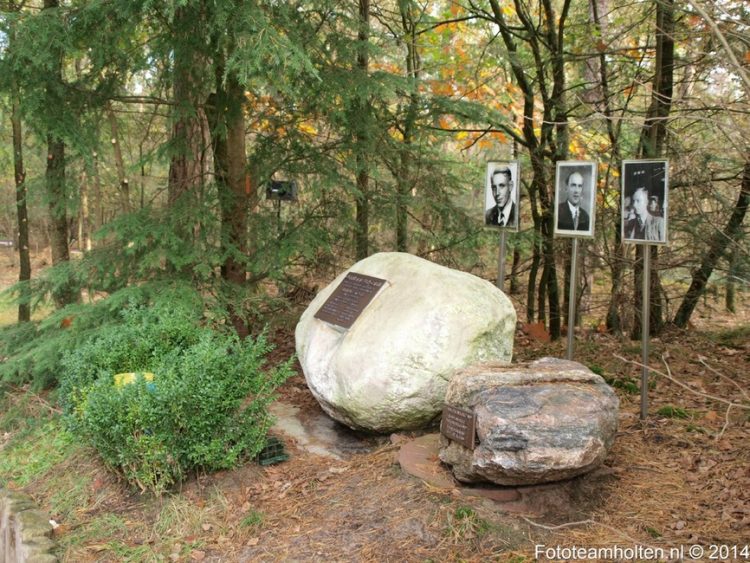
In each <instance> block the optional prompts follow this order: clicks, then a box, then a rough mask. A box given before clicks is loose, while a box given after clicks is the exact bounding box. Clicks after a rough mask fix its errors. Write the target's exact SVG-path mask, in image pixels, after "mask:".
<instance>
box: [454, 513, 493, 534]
mask: <svg viewBox="0 0 750 563" xmlns="http://www.w3.org/2000/svg"><path fill="white" fill-rule="evenodd" d="M490 527H491V525H490V523H489V522H487V520H485V519H484V518H481V517H480V516H479V515H478V514H477V512H476V511H475V510H474V509H473V508H471V507H470V506H459V507H458V508H456V510H455V512H454V513H453V514H450V513H448V522H447V532H448V534H449V535H450V536H451V537H453V538H454V539H455V540H468V539H473V538H477V537H480V536H482V535H484V534H486V533H487V532H488V531H489V530H490Z"/></svg>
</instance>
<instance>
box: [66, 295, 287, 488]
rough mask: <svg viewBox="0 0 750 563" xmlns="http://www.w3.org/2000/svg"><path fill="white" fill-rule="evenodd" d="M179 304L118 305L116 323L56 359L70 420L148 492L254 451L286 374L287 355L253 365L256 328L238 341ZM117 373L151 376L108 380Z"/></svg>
mask: <svg viewBox="0 0 750 563" xmlns="http://www.w3.org/2000/svg"><path fill="white" fill-rule="evenodd" d="M179 302H180V301H179V300H178V301H177V302H173V303H172V304H164V303H162V304H159V303H157V304H155V306H153V307H151V308H145V307H139V306H138V307H132V308H128V309H127V310H126V311H124V312H123V322H122V324H121V325H119V326H109V327H107V328H106V329H105V330H103V331H101V333H100V334H99V335H98V336H96V337H95V338H92V339H91V340H89V341H88V342H87V343H86V344H84V345H83V346H80V347H78V348H77V349H75V350H73V351H72V352H70V353H68V354H66V355H65V357H64V360H63V362H62V365H63V375H62V392H63V394H64V404H65V411H66V414H67V419H68V421H69V422H70V425H71V427H72V428H73V429H74V430H75V431H77V432H78V433H79V434H81V435H82V436H84V437H85V438H86V439H87V440H89V441H90V442H91V443H92V444H93V446H94V447H95V448H96V449H97V451H98V452H99V454H100V455H101V456H102V458H103V459H104V461H105V462H106V463H107V464H108V465H109V466H110V467H112V468H114V469H115V470H117V471H119V472H121V473H122V474H123V475H124V477H125V478H126V479H127V481H128V482H130V483H133V484H135V485H137V486H138V487H140V488H141V490H150V491H153V492H154V493H156V494H160V493H161V492H163V491H166V490H168V489H169V488H171V487H172V486H173V485H174V484H176V483H179V482H180V481H182V480H183V479H184V478H185V477H186V476H187V475H188V474H190V473H191V472H193V471H196V470H206V471H210V470H217V469H225V468H229V467H232V466H234V465H236V464H237V463H238V462H239V461H241V460H242V459H246V458H249V457H251V456H254V455H256V454H257V453H258V452H259V451H260V449H261V448H262V447H263V445H264V443H265V438H266V433H267V431H268V428H269V426H270V422H271V420H270V416H269V414H268V411H267V406H268V404H269V403H270V401H272V400H273V397H274V391H275V389H276V388H277V387H278V385H279V384H280V383H281V382H282V381H283V380H284V379H285V378H286V377H288V376H289V375H290V373H291V370H290V368H289V363H288V362H287V363H286V364H284V365H282V366H281V367H279V368H276V369H273V370H270V371H263V369H262V368H263V366H264V362H265V360H264V358H265V356H266V354H267V353H268V352H269V351H270V349H271V347H270V345H269V344H268V343H267V341H266V339H265V337H264V336H263V335H261V336H260V337H258V338H257V339H255V340H252V339H249V338H248V339H246V340H244V341H241V340H240V339H239V338H238V337H237V336H236V335H235V334H233V333H231V334H223V333H220V332H217V331H216V330H214V329H212V328H210V327H206V326H202V325H201V324H200V323H199V319H197V318H196V316H195V314H194V312H191V311H190V307H183V306H180V305H176V304H175V303H179ZM193 311H194V309H193ZM121 372H153V373H154V374H155V377H154V379H153V382H149V381H146V380H145V379H144V378H143V377H142V376H139V377H137V378H136V379H135V381H134V382H133V383H130V384H125V385H122V386H119V387H118V386H116V385H115V383H114V375H115V374H117V373H121Z"/></svg>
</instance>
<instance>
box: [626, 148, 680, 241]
mask: <svg viewBox="0 0 750 563" xmlns="http://www.w3.org/2000/svg"><path fill="white" fill-rule="evenodd" d="M668 176H669V162H668V161H666V160H624V161H623V162H622V175H621V178H622V208H621V211H622V240H623V242H630V243H636V244H667V209H668V207H667V200H668V193H669V190H668Z"/></svg>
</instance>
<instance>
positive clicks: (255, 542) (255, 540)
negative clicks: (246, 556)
mask: <svg viewBox="0 0 750 563" xmlns="http://www.w3.org/2000/svg"><path fill="white" fill-rule="evenodd" d="M259 541H260V538H250V539H249V540H247V545H249V546H250V547H252V546H254V545H258V542H259Z"/></svg>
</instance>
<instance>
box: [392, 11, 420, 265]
mask: <svg viewBox="0 0 750 563" xmlns="http://www.w3.org/2000/svg"><path fill="white" fill-rule="evenodd" d="M399 10H400V12H401V25H402V27H403V30H404V35H405V42H406V71H407V76H408V78H409V103H408V107H407V110H406V118H405V120H404V129H403V142H402V148H401V155H400V157H401V162H400V170H399V174H398V178H397V179H396V250H397V251H398V252H408V248H409V246H408V222H407V221H408V209H409V199H410V194H411V189H412V185H413V182H412V157H413V156H412V142H413V138H414V133H415V125H416V120H417V108H418V104H419V98H418V96H417V91H418V82H419V74H420V58H419V51H418V50H417V27H416V23H415V21H414V13H413V6H412V2H411V0H399Z"/></svg>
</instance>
